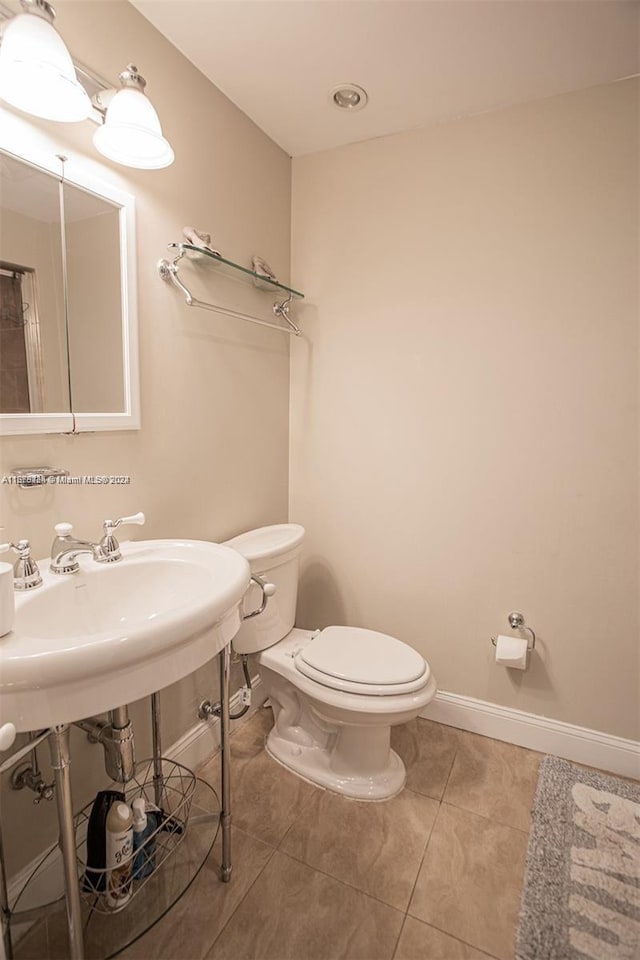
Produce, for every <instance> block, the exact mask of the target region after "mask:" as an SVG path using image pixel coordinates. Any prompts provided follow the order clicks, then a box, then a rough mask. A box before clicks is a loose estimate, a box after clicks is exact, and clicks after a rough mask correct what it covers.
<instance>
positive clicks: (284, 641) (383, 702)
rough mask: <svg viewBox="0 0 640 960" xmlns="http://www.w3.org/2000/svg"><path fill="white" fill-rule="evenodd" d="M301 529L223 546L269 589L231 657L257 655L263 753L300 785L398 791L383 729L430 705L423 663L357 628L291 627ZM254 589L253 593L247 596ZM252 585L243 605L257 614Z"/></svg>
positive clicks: (386, 793) (374, 793)
mask: <svg viewBox="0 0 640 960" xmlns="http://www.w3.org/2000/svg"><path fill="white" fill-rule="evenodd" d="M303 537H304V527H301V526H300V525H299V524H295V523H283V524H278V525H275V526H271V527H261V528H260V529H259V530H250V531H249V532H248V533H243V534H241V535H240V536H239V537H234V539H233V540H228V541H227V544H226V545H227V546H229V547H233V548H234V549H235V550H237V551H238V552H239V553H241V554H242V555H243V556H244V557H246V559H247V560H248V561H249V564H250V567H251V573H252V574H254V575H258V576H260V577H261V578H262V579H263V580H265V581H268V582H270V583H273V584H275V585H276V592H275V595H274V596H272V597H270V599H269V602H268V603H267V606H266V608H265V610H264V611H263V612H262V613H261V614H259V615H258V616H256V617H254V618H252V619H250V620H247V621H245V623H244V624H243V625H242V627H241V628H240V631H239V632H238V633H237V634H236V637H235V639H234V641H233V646H234V649H235V650H236V652H237V653H259V654H260V656H259V658H258V663H259V672H260V676H261V678H262V682H263V683H264V685H265V688H266V692H267V695H268V696H269V698H270V700H271V704H272V706H273V712H274V717H275V724H274V726H273V729H272V730H271V732H270V733H269V736H268V738H267V751H268V752H269V753H270V754H271V756H273V757H274V758H275V759H276V760H279V761H280V763H282V764H284V765H285V766H286V767H288V768H289V769H290V770H293V771H294V773H297V774H299V775H300V776H301V777H304V778H305V779H307V780H311V781H313V782H314V783H317V784H319V785H320V786H322V787H326V788H328V789H329V790H334V791H335V792H336V793H341V794H343V795H345V796H348V797H354V798H357V799H359V800H386V799H388V798H389V797H393V796H395V795H396V794H397V793H399V792H400V790H402V788H403V786H404V782H405V776H406V774H405V769H404V764H403V762H402V760H401V759H400V757H399V756H398V755H397V753H395V751H393V750H392V749H391V746H390V738H391V727H392V726H394V725H396V724H400V723H406V721H408V720H412V719H413V718H414V717H416V716H417V715H418V713H419V712H420V710H422V708H423V707H424V706H426V704H427V703H429V701H430V700H431V699H432V698H433V696H434V695H435V692H436V682H435V679H434V678H433V676H432V674H431V671H430V669H429V664H428V663H426V661H425V660H423V658H422V657H421V656H420V654H419V653H417V652H416V651H415V650H413V649H412V648H411V647H409V646H407V644H405V643H402V642H401V641H400V640H396V639H394V638H393V637H389V636H387V635H386V634H383V633H376V632H374V631H373V630H363V629H361V628H360V627H325V629H324V630H319V631H318V630H315V631H311V630H299V629H297V628H295V627H294V626H293V624H294V619H295V611H296V599H297V593H298V562H299V557H300V551H301V544H302V539H303ZM254 591H255V594H254ZM260 601H261V592H260V588H259V587H258V586H256V585H254V584H252V586H251V590H250V591H249V593H248V595H247V598H246V600H245V606H246V609H247V610H250V609H256V608H257V607H259V605H260Z"/></svg>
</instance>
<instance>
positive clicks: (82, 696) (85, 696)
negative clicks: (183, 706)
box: [0, 540, 250, 732]
mask: <svg viewBox="0 0 640 960" xmlns="http://www.w3.org/2000/svg"><path fill="white" fill-rule="evenodd" d="M121 549H122V559H121V560H119V561H117V562H116V563H106V564H99V563H96V562H95V561H94V560H92V558H91V557H90V556H81V557H80V558H79V560H80V568H81V569H80V570H79V571H78V572H77V573H73V574H66V575H57V574H52V573H51V572H50V571H49V569H48V561H47V560H42V561H39V566H40V571H41V573H42V577H43V583H42V586H40V587H36V588H35V589H33V590H30V591H26V592H25V593H23V594H19V593H16V615H15V624H14V629H13V631H12V632H11V633H9V634H7V635H6V636H4V637H0V724H4V723H6V722H11V723H13V724H14V725H15V728H16V730H17V731H18V732H22V731H28V730H38V729H42V728H44V727H52V726H56V725H58V724H63V723H70V722H72V721H74V720H79V719H82V718H83V717H88V716H91V715H93V714H97V713H104V712H105V711H107V710H110V709H113V708H115V707H118V706H121V705H122V704H127V703H131V702H132V701H134V700H139V699H140V698H141V697H145V696H147V695H148V694H150V693H154V692H155V691H157V690H161V689H162V688H163V687H166V686H168V685H169V684H170V683H174V682H175V681H176V680H180V679H182V677H186V676H187V675H188V674H190V673H193V671H194V670H197V668H198V667H200V666H202V665H203V664H204V663H206V662H207V661H208V660H211V659H212V658H213V657H215V656H216V654H217V653H219V651H220V650H221V649H222V648H223V647H224V646H226V645H227V644H228V643H230V641H231V640H232V639H233V637H234V635H235V634H236V632H237V630H238V627H239V626H240V613H239V605H240V601H241V600H242V597H243V596H244V593H245V591H246V589H247V586H248V584H249V578H250V572H249V565H248V563H247V561H246V560H245V559H244V558H243V557H241V556H240V554H238V553H237V552H236V551H235V550H231V549H230V548H229V547H224V546H222V545H220V544H217V543H208V542H206V541H200V540H146V541H137V542H130V543H123V544H121Z"/></svg>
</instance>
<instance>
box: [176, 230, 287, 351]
mask: <svg viewBox="0 0 640 960" xmlns="http://www.w3.org/2000/svg"><path fill="white" fill-rule="evenodd" d="M169 247H170V248H172V249H174V250H177V251H178V254H177V256H176V257H174V259H173V260H164V259H163V260H160V262H159V263H158V272H159V274H160V277H161V278H162V280H165V281H167V282H171V283H173V285H174V286H176V287H178V289H179V290H181V291H182V293H183V294H184V297H185V302H186V304H187V306H189V307H200V309H202V310H212V311H214V312H215V313H222V314H224V315H226V316H229V317H237V318H238V319H240V320H249V321H250V322H251V323H258V324H260V325H261V326H264V327H273V328H274V329H276V330H280V331H283V332H285V333H293V334H295V335H296V336H300V329H299V327H298V326H297V325H296V324H295V323H294V321H293V320H292V319H291V316H290V315H289V308H290V304H291V303H292V301H294V300H304V294H303V293H300V291H299V290H294V289H293V287H288V286H286V284H284V283H280V282H279V281H278V280H272V279H270V278H269V277H266V276H264V275H263V274H260V273H256V272H255V271H254V270H251V269H250V268H249V267H243V266H242V265H241V264H239V263H234V261H233V260H227V259H226V258H225V257H221V256H219V255H218V254H217V253H214V252H213V251H212V250H209V249H207V248H206V247H198V246H195V245H194V244H192V243H170V244H169ZM183 258H187V259H189V260H191V261H193V262H194V263H195V262H197V263H205V264H211V265H212V266H217V267H222V268H223V269H224V272H225V273H226V274H227V275H229V274H231V275H232V276H234V278H235V279H238V278H240V277H243V278H244V277H250V278H251V279H252V280H253V285H254V286H255V287H256V288H257V289H259V290H264V291H269V290H270V291H271V292H273V293H280V294H281V295H282V294H284V295H285V299H284V300H282V301H281V302H278V301H276V302H275V303H274V304H273V307H272V313H273V316H274V317H275V318H276V321H281V322H280V323H278V322H274V321H273V320H265V319H264V318H263V317H257V316H255V315H254V314H249V313H244V312H242V311H240V310H235V309H232V308H230V307H225V306H224V305H222V304H217V303H209V302H207V301H205V300H199V299H198V298H197V297H195V296H194V295H193V294H192V293H191V291H190V290H189V288H188V287H187V286H186V284H185V283H184V281H183V280H182V278H181V277H179V276H178V270H179V267H180V261H181V260H182V259H183Z"/></svg>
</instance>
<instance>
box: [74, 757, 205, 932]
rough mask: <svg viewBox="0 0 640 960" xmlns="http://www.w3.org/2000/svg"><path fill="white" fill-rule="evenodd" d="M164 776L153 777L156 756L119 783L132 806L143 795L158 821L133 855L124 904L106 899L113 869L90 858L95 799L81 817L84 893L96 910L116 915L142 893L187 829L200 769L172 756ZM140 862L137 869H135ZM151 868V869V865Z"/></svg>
mask: <svg viewBox="0 0 640 960" xmlns="http://www.w3.org/2000/svg"><path fill="white" fill-rule="evenodd" d="M161 766H162V777H161V781H160V782H157V781H156V779H155V778H154V766H153V761H152V760H143V761H141V762H140V763H138V764H137V765H136V774H135V776H134V778H133V779H132V780H130V781H129V783H127V784H126V785H124V786H123V785H122V784H117V785H116V787H117V789H119V790H121V791H122V792H123V793H124V795H125V801H126V803H127V804H128V805H129V806H131V805H132V803H133V801H134V800H135V799H136V798H138V797H144V799H145V802H146V807H147V810H148V811H149V813H148V816H153V815H154V813H155V815H156V816H157V818H158V825H157V827H156V828H155V829H154V830H153V832H152V833H151V834H150V835H149V836H148V837H147V838H146V839H145V841H144V842H143V843H142V844H141V845H140V846H139V847H138V848H137V850H135V851H134V852H133V853H132V855H131V857H130V858H129V859H130V861H131V866H132V874H133V880H132V887H131V896H130V897H128V899H127V900H126V901H125V902H124V903H123V904H121V905H119V906H112V905H111V904H110V903H109V902H108V900H107V893H106V887H107V879H108V877H107V875H108V873H109V871H108V870H106V869H104V868H103V867H99V866H97V867H96V866H94V865H93V864H89V863H87V827H88V824H89V816H90V814H91V809H92V807H93V801H92V802H91V803H89V804H87V806H86V807H84V808H83V809H82V810H81V811H80V812H79V813H78V814H77V816H76V848H77V858H78V874H79V882H80V891H81V895H82V897H83V898H84V900H85V901H86V903H87V905H88V906H89V907H90V909H91V910H92V911H95V912H97V913H105V914H113V913H117V912H119V911H120V910H123V909H125V908H126V907H128V906H129V905H130V904H131V902H132V900H133V899H134V898H135V897H136V896H137V895H138V893H139V892H140V891H141V890H143V889H144V887H145V886H146V884H147V883H148V882H149V880H151V879H152V877H153V876H154V875H155V874H156V873H157V871H158V870H159V869H160V867H161V866H162V865H163V863H165V862H166V860H167V859H168V858H169V857H170V856H171V855H172V854H173V853H174V852H175V850H176V849H177V848H178V847H179V845H180V843H181V842H182V840H183V839H184V837H185V834H186V832H187V825H188V821H189V810H190V807H191V801H192V799H193V795H194V793H195V789H196V777H195V774H194V773H193V772H192V771H191V770H189V769H187V767H183V766H182V765H181V764H179V763H176V762H175V761H173V760H166V759H163V760H162V763H161ZM134 861H135V869H134ZM150 866H151V867H152V869H149V867H150Z"/></svg>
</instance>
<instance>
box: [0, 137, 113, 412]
mask: <svg viewBox="0 0 640 960" xmlns="http://www.w3.org/2000/svg"><path fill="white" fill-rule="evenodd" d="M61 211H63V214H62V215H63V216H64V221H62V219H61ZM0 223H1V225H2V226H1V228H0V277H1V278H3V279H1V280H0V284H1V286H0V295H1V297H2V305H1V306H0V414H25V413H26V414H29V413H44V414H58V413H68V412H70V411H71V410H73V411H74V412H76V413H77V412H97V413H108V412H112V411H113V412H117V411H123V410H124V409H125V405H126V398H125V383H124V354H123V349H124V348H123V334H122V326H123V288H122V274H121V260H120V207H119V206H118V205H117V204H115V203H114V202H112V201H110V200H108V199H106V198H104V197H102V196H98V195H96V194H95V193H93V192H92V191H90V190H88V189H87V190H85V189H81V188H80V187H78V186H76V185H75V184H73V183H69V182H67V181H65V180H64V179H62V178H61V176H56V175H54V174H52V173H50V172H49V171H47V170H44V169H41V168H39V167H36V166H34V165H33V164H31V163H28V162H26V161H23V160H22V159H21V158H19V157H15V156H12V155H10V154H6V153H2V152H0ZM63 243H64V249H63ZM65 296H66V300H65ZM25 305H28V306H25ZM20 311H22V319H21V318H20V316H19V314H20ZM3 315H4V316H6V317H7V318H9V317H12V318H13V319H11V320H9V319H6V320H3V319H2V316H3ZM23 320H24V321H25V322H23ZM69 366H70V369H69Z"/></svg>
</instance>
